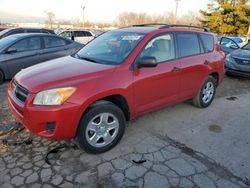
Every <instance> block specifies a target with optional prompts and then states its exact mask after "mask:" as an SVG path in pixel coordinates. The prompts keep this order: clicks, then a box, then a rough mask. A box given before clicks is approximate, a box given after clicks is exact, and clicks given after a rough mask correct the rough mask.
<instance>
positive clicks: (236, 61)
mask: <svg viewBox="0 0 250 188" xmlns="http://www.w3.org/2000/svg"><path fill="white" fill-rule="evenodd" d="M225 67H226V72H227V74H234V75H239V76H243V77H248V78H250V43H248V44H247V45H245V46H243V47H242V48H239V49H237V50H234V51H233V52H232V53H230V54H228V55H227V57H226V60H225Z"/></svg>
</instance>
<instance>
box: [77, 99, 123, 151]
mask: <svg viewBox="0 0 250 188" xmlns="http://www.w3.org/2000/svg"><path fill="white" fill-rule="evenodd" d="M125 124H126V120H125V117H124V114H123V112H122V110H121V109H120V108H119V107H117V106H116V105H114V104H113V103H111V102H106V101H100V102H98V103H96V104H95V105H93V106H92V107H91V108H90V109H89V110H88V111H87V113H86V114H85V115H84V116H83V118H82V120H81V123H80V126H79V128H78V131H77V142H78V145H79V146H80V148H81V149H83V150H85V151H87V152H89V153H102V152H105V151H107V150H110V149H111V148H113V147H114V146H115V145H116V144H118V142H119V141H120V140H121V138H122V136H123V134H124V131H125Z"/></svg>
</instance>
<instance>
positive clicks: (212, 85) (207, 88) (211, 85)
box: [193, 76, 216, 108]
mask: <svg viewBox="0 0 250 188" xmlns="http://www.w3.org/2000/svg"><path fill="white" fill-rule="evenodd" d="M215 92H216V79H215V78H214V77H212V76H209V77H207V79H206V80H205V82H204V84H203V85H202V87H201V89H200V90H199V92H198V93H197V95H196V96H195V97H194V98H193V104H194V105H195V106H197V107H199V108H206V107H208V106H209V105H210V104H211V103H212V102H213V99H214V96H215Z"/></svg>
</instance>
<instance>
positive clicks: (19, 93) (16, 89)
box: [12, 80, 29, 103]
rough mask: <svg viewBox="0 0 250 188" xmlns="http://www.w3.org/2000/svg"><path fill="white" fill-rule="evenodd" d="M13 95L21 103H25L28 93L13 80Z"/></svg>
mask: <svg viewBox="0 0 250 188" xmlns="http://www.w3.org/2000/svg"><path fill="white" fill-rule="evenodd" d="M12 88H13V93H14V94H15V96H16V98H18V99H19V100H20V101H22V102H23V103H24V102H25V101H26V99H27V96H28V94H29V92H28V91H27V90H26V89H24V88H23V87H22V86H20V85H19V84H18V83H17V82H16V81H15V80H14V81H13V82H12Z"/></svg>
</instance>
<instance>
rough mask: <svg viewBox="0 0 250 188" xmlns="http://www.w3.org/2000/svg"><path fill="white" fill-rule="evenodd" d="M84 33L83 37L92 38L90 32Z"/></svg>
mask: <svg viewBox="0 0 250 188" xmlns="http://www.w3.org/2000/svg"><path fill="white" fill-rule="evenodd" d="M84 33H85V36H86V37H92V34H91V33H90V32H88V31H85V32H84Z"/></svg>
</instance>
